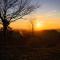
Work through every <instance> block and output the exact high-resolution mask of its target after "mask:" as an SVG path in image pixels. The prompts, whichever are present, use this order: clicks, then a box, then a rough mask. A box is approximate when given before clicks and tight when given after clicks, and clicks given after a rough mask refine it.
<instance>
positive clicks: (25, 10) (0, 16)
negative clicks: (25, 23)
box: [0, 0, 38, 31]
mask: <svg viewBox="0 0 60 60" xmlns="http://www.w3.org/2000/svg"><path fill="white" fill-rule="evenodd" d="M31 2H32V0H0V20H1V22H2V25H3V30H4V31H6V30H7V27H8V25H9V24H10V23H11V22H13V21H16V20H18V19H21V18H22V17H23V16H25V15H27V14H29V13H31V12H32V11H33V10H34V9H36V8H37V7H38V6H37V5H35V4H32V3H31Z"/></svg>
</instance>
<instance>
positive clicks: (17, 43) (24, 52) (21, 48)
mask: <svg viewBox="0 0 60 60" xmlns="http://www.w3.org/2000/svg"><path fill="white" fill-rule="evenodd" d="M25 32H26V31H25ZM26 33H27V32H26ZM0 60H60V33H58V32H57V31H45V32H44V34H43V35H38V36H33V37H32V36H30V35H27V36H26V37H24V36H21V35H20V34H19V32H14V31H9V30H7V32H6V37H5V38H4V35H3V31H0Z"/></svg>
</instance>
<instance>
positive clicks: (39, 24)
mask: <svg viewBox="0 0 60 60" xmlns="http://www.w3.org/2000/svg"><path fill="white" fill-rule="evenodd" d="M34 28H35V30H41V29H42V28H43V21H40V20H35V23H34Z"/></svg>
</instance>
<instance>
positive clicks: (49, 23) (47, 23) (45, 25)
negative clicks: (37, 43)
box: [10, 13, 60, 30]
mask: <svg viewBox="0 0 60 60" xmlns="http://www.w3.org/2000/svg"><path fill="white" fill-rule="evenodd" d="M49 14H50V15H49ZM49 14H45V15H36V14H33V15H29V16H26V17H25V18H24V20H17V21H15V22H12V23H11V24H10V27H11V28H13V29H25V30H31V29H32V24H31V23H33V25H34V30H45V29H60V18H59V17H54V14H52V13H49ZM36 21H38V22H37V23H36ZM37 24H38V25H39V26H38V28H37Z"/></svg>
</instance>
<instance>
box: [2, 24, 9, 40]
mask: <svg viewBox="0 0 60 60" xmlns="http://www.w3.org/2000/svg"><path fill="white" fill-rule="evenodd" d="M7 27H8V26H5V25H3V37H4V40H6V39H7Z"/></svg>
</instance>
